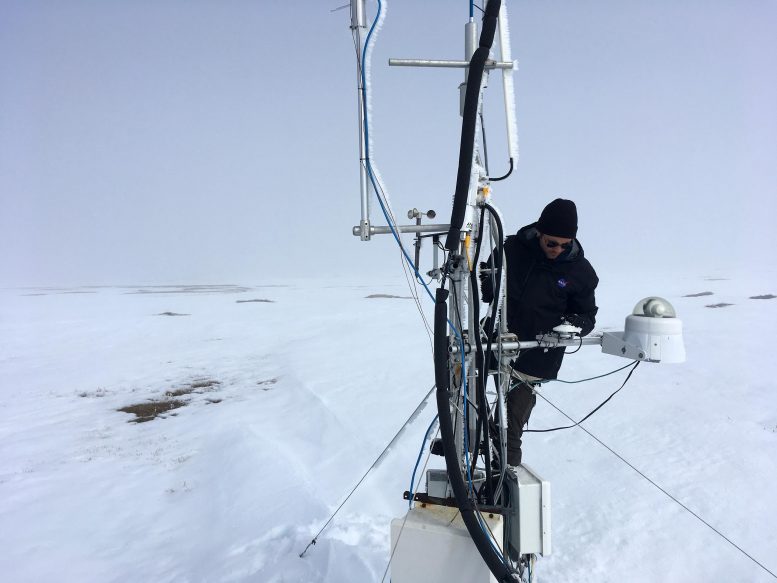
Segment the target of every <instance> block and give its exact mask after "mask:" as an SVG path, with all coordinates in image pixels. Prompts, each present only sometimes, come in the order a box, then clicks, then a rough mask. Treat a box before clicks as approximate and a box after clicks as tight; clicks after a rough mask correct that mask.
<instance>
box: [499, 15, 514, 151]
mask: <svg viewBox="0 0 777 583" xmlns="http://www.w3.org/2000/svg"><path fill="white" fill-rule="evenodd" d="M499 52H500V58H501V59H502V61H512V60H513V56H512V50H511V48H510V25H509V22H508V19H507V6H506V5H505V4H504V3H503V4H502V9H501V10H500V11H499ZM502 91H503V92H504V102H505V120H506V121H507V152H508V154H509V156H510V159H511V160H512V161H513V164H515V163H517V162H518V124H517V122H516V120H515V87H514V85H513V69H502Z"/></svg>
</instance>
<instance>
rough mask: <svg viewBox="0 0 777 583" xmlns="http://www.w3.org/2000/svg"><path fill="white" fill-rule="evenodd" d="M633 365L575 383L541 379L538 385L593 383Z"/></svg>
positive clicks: (631, 363)
mask: <svg viewBox="0 0 777 583" xmlns="http://www.w3.org/2000/svg"><path fill="white" fill-rule="evenodd" d="M633 364H634V363H633V362H630V363H629V364H627V365H624V366H622V367H620V368H616V369H615V370H611V371H610V372H606V373H604V374H600V375H597V376H595V377H590V378H587V379H580V380H577V381H565V380H562V379H542V380H541V381H539V382H540V383H564V384H566V385H576V384H578V383H587V382H588V381H595V380H596V379H603V378H604V377H608V376H610V375H614V374H615V373H618V372H620V371H622V370H624V369H627V368H629V367H630V366H632V365H633Z"/></svg>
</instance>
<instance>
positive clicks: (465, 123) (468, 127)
mask: <svg viewBox="0 0 777 583" xmlns="http://www.w3.org/2000/svg"><path fill="white" fill-rule="evenodd" d="M501 6H502V1H501V0H489V2H488V5H486V10H485V12H484V14H483V30H482V32H481V33H480V43H479V46H478V48H477V49H475V52H474V53H473V54H472V59H471V60H470V62H469V72H468V76H467V90H466V92H465V93H464V111H463V112H462V116H461V117H462V119H461V142H460V144H459V168H458V173H457V175H456V191H455V193H454V195H453V209H452V210H451V222H450V225H451V226H450V229H449V231H448V236H447V238H446V239H445V248H446V249H447V250H448V251H451V252H453V251H456V249H457V248H458V245H459V239H460V238H461V227H462V224H463V223H464V214H465V212H466V210H467V195H468V192H469V183H470V178H471V176H472V156H473V153H474V151H475V129H476V127H477V116H478V105H479V101H480V85H481V82H482V81H483V71H484V70H485V68H486V60H487V59H488V53H489V51H490V50H491V46H492V45H493V44H494V34H495V33H496V21H497V17H498V16H499V9H500V8H501Z"/></svg>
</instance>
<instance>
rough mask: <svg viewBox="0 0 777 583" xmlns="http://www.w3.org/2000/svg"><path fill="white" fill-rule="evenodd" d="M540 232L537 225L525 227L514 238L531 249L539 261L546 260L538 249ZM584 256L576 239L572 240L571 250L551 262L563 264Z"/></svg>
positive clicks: (581, 247)
mask: <svg viewBox="0 0 777 583" xmlns="http://www.w3.org/2000/svg"><path fill="white" fill-rule="evenodd" d="M539 234H540V232H539V231H538V230H537V223H532V224H531V225H526V226H525V227H523V228H522V229H520V230H519V231H518V233H516V235H515V237H516V239H518V241H519V242H520V243H521V245H523V246H524V247H527V248H528V249H531V251H532V252H533V253H536V254H537V255H538V257H540V258H541V259H546V260H547V257H545V253H543V251H542V249H540V241H539ZM584 256H585V253H584V252H583V246H582V245H581V244H580V241H578V240H577V239H572V249H570V250H569V251H565V252H564V253H562V254H561V255H559V256H558V258H556V259H554V260H553V263H555V262H560V263H565V262H568V261H579V260H580V259H582V258H583V257H584Z"/></svg>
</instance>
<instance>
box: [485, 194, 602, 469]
mask: <svg viewBox="0 0 777 583" xmlns="http://www.w3.org/2000/svg"><path fill="white" fill-rule="evenodd" d="M576 235H577V207H576V206H575V203H574V202H572V201H571V200H565V199H562V198H557V199H556V200H554V201H553V202H551V203H550V204H548V205H547V206H546V207H545V209H544V210H543V211H542V214H541V215H540V218H539V220H538V221H537V222H536V223H532V224H531V225H527V226H525V227H523V228H522V229H521V230H520V231H518V233H517V234H515V235H511V236H509V237H507V239H506V240H505V244H504V253H505V259H506V266H505V270H506V279H507V328H508V330H509V331H510V332H513V333H514V334H517V336H518V339H519V340H535V339H536V337H537V335H538V334H542V333H546V332H550V331H551V330H553V328H554V327H555V326H558V325H559V324H561V323H562V321H567V322H569V323H570V324H572V325H573V326H577V327H579V328H581V329H582V330H581V332H580V335H581V336H585V335H586V334H588V333H589V332H591V330H593V328H594V324H595V322H596V320H595V318H596V312H597V311H598V308H597V307H596V301H595V299H594V290H595V289H596V286H597V284H598V283H599V278H598V277H597V276H596V272H595V271H594V269H593V267H591V264H590V263H589V262H588V260H587V259H586V258H585V257H584V255H583V247H582V246H581V245H580V242H579V241H577V239H576V238H575V237H576ZM484 266H485V264H481V267H484ZM481 281H482V286H481V290H482V295H483V301H485V302H490V301H491V298H492V297H493V290H492V289H491V280H490V278H489V277H488V276H487V274H481ZM563 358H564V348H553V349H550V350H544V349H542V348H534V349H530V350H525V351H523V352H521V353H520V355H519V356H518V358H516V359H515V360H514V361H513V363H512V366H513V369H512V377H513V378H512V382H511V387H510V390H509V391H508V393H507V465H510V466H517V465H520V463H521V436H522V434H523V427H524V425H526V423H527V422H528V421H529V416H530V415H531V411H532V408H533V407H534V405H535V403H536V402H537V396H536V395H535V394H534V389H533V387H534V385H538V384H539V383H540V382H541V381H542V380H543V379H555V378H556V375H557V374H558V370H559V368H560V367H561V361H562V359H563Z"/></svg>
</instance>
